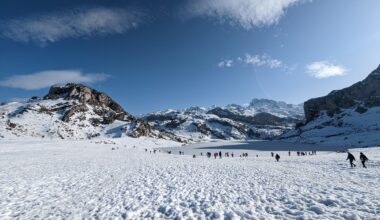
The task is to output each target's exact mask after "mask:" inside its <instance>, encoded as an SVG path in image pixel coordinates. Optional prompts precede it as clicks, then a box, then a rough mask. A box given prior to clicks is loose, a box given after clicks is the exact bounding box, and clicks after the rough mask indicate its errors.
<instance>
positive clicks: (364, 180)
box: [0, 139, 380, 219]
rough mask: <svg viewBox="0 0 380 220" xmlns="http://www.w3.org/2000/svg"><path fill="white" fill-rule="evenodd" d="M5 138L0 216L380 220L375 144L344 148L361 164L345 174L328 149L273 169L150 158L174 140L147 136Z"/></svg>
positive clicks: (242, 162)
mask: <svg viewBox="0 0 380 220" xmlns="http://www.w3.org/2000/svg"><path fill="white" fill-rule="evenodd" d="M4 142H5V141H4ZM4 142H3V143H1V145H0V219H83V218H85V219H90V218H93V219H379V218H380V148H368V149H357V150H353V152H354V155H355V156H356V157H358V152H359V151H360V150H361V151H363V152H364V153H365V154H367V156H368V157H369V159H370V161H369V163H368V169H364V168H361V167H360V166H359V165H358V167H357V168H355V169H351V168H349V165H348V162H347V161H346V160H345V159H346V154H338V153H327V152H325V153H321V154H318V156H306V157H296V156H292V157H289V156H287V155H286V154H285V153H282V154H281V157H282V158H281V160H280V162H278V163H277V162H274V160H273V158H271V157H263V156H260V157H258V158H256V157H248V158H239V157H235V158H223V159H207V158H206V157H200V156H197V158H192V157H191V156H189V155H185V156H179V155H173V154H171V155H169V154H166V153H163V150H161V152H157V153H156V154H154V153H150V149H153V148H156V147H161V146H163V147H168V146H176V145H177V146H178V144H174V143H173V142H163V141H157V140H152V139H124V141H122V140H116V142H115V140H110V141H102V142H101V143H100V142H98V143H95V141H34V142H33V141H28V142H26V141H25V142H20V141H7V142H6V143H4ZM112 142H115V144H113V143H112ZM112 148H114V150H112ZM145 148H148V152H145ZM357 159H358V158H357Z"/></svg>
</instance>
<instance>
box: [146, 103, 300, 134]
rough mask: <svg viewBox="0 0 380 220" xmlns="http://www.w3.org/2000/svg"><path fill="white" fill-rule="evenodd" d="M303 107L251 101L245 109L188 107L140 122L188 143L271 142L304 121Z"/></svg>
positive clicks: (232, 107) (240, 107) (152, 114)
mask: <svg viewBox="0 0 380 220" xmlns="http://www.w3.org/2000/svg"><path fill="white" fill-rule="evenodd" d="M303 118H304V114H303V109H302V105H291V104H286V103H284V102H276V101H273V100H267V99H254V100H252V102H251V103H250V104H249V105H248V106H241V105H235V104H233V105H227V106H225V107H209V108H201V107H191V108H187V109H184V110H166V111H161V112H154V113H150V114H147V115H145V116H144V117H143V119H144V120H145V121H147V122H149V124H150V125H151V126H152V127H154V128H156V129H158V130H162V131H166V132H170V133H173V134H175V135H177V136H179V137H185V138H189V139H191V140H207V139H225V140H247V139H270V138H273V137H277V136H279V135H281V134H283V133H284V132H285V131H289V130H290V129H293V128H294V127H295V124H296V123H297V122H299V121H301V120H303Z"/></svg>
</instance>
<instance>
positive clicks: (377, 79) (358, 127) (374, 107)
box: [282, 66, 380, 147]
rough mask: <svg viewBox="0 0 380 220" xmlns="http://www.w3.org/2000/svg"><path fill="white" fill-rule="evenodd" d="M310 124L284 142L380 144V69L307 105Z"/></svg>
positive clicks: (305, 105) (308, 122) (293, 132)
mask: <svg viewBox="0 0 380 220" xmlns="http://www.w3.org/2000/svg"><path fill="white" fill-rule="evenodd" d="M304 109H305V116H306V122H305V124H303V125H301V126H299V127H298V128H297V129H296V130H293V131H291V132H288V133H286V134H285V135H284V136H283V137H282V138H284V139H285V140H288V141H299V142H307V143H318V144H328V145H340V146H347V147H351V146H356V147H357V146H370V145H379V144H380V66H379V67H378V68H377V69H375V70H374V71H373V72H372V73H371V74H369V76H368V77H367V78H366V79H364V80H363V81H360V82H358V83H355V84H354V85H352V86H350V87H347V88H344V89H341V90H335V91H332V92H331V93H329V94H328V95H327V96H324V97H320V98H315V99H311V100H309V101H307V102H305V104H304Z"/></svg>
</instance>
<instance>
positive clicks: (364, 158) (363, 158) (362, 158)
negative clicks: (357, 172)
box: [360, 152, 368, 168]
mask: <svg viewBox="0 0 380 220" xmlns="http://www.w3.org/2000/svg"><path fill="white" fill-rule="evenodd" d="M367 160H368V158H367V156H366V155H364V154H363V153H362V152H360V161H361V162H362V165H363V167H364V168H367V167H366V166H365V162H366V161H367Z"/></svg>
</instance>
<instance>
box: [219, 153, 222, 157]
mask: <svg viewBox="0 0 380 220" xmlns="http://www.w3.org/2000/svg"><path fill="white" fill-rule="evenodd" d="M219 158H220V159H222V151H219Z"/></svg>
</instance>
